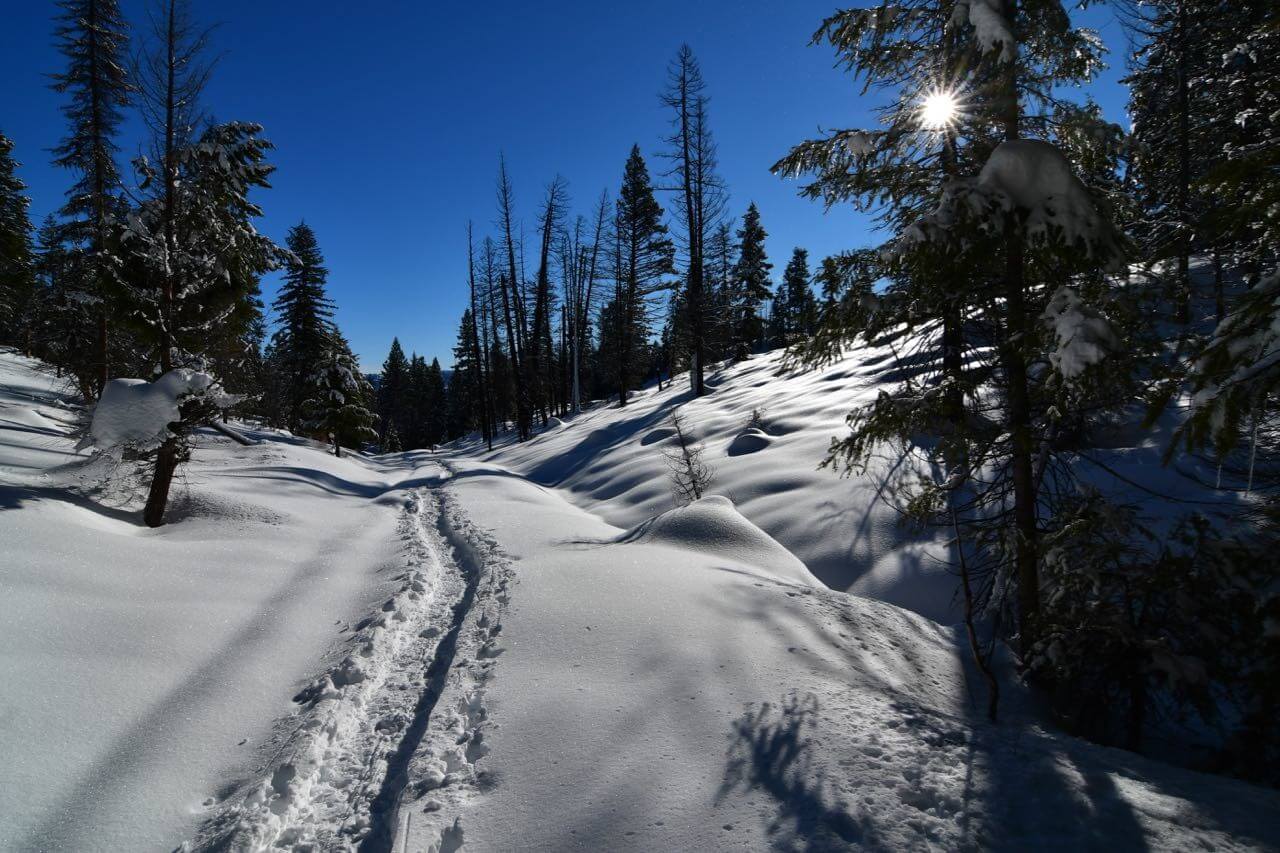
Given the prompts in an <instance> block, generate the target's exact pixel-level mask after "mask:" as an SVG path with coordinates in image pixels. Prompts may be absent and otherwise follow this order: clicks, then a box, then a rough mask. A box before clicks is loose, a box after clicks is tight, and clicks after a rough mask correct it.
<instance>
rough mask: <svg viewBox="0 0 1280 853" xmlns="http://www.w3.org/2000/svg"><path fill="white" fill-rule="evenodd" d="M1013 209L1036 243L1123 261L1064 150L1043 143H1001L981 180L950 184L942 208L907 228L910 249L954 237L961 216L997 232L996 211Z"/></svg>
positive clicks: (1107, 225)
mask: <svg viewBox="0 0 1280 853" xmlns="http://www.w3.org/2000/svg"><path fill="white" fill-rule="evenodd" d="M1014 211H1018V212H1019V213H1020V214H1021V215H1022V217H1023V229H1024V231H1025V233H1026V235H1027V237H1028V238H1029V239H1031V240H1044V239H1058V240H1061V242H1062V243H1063V244H1065V245H1066V246H1072V247H1079V248H1081V249H1082V250H1083V251H1085V252H1086V254H1088V255H1090V256H1096V257H1099V258H1101V259H1103V260H1104V261H1107V262H1108V263H1111V264H1115V263H1117V262H1118V261H1119V256H1120V252H1119V244H1118V238H1117V236H1116V233H1115V230H1114V228H1113V227H1112V226H1111V224H1110V223H1109V222H1108V221H1107V220H1106V218H1105V217H1103V216H1102V215H1101V214H1100V213H1099V212H1098V210H1097V208H1096V207H1095V206H1094V204H1093V200H1092V199H1091V198H1090V196H1089V191H1088V189H1087V188H1086V187H1085V186H1084V184H1083V183H1081V182H1080V179H1079V178H1077V177H1076V176H1075V174H1074V173H1073V172H1072V169H1071V164H1070V162H1068V160H1067V158H1066V156H1065V155H1064V154H1063V153H1062V151H1060V150H1059V149H1058V147H1057V146H1055V145H1053V144H1052V143H1049V142H1045V141H1043V140H1039V139H1012V140H1007V141H1005V142H1002V143H1000V144H999V145H998V146H996V149H995V150H994V151H993V152H991V156H990V157H989V158H988V160H987V162H986V164H985V165H983V167H982V170H981V171H980V172H979V173H978V176H977V178H961V179H957V180H954V181H951V182H950V183H949V184H948V185H947V187H946V188H945V189H944V191H943V194H942V198H941V199H940V200H939V203H938V207H937V210H935V211H934V212H933V213H932V214H929V215H927V216H924V217H922V218H921V219H920V220H919V221H918V222H916V223H915V224H913V225H912V226H910V227H909V228H907V230H906V231H905V232H904V234H903V239H904V241H905V243H906V244H907V245H910V244H912V243H919V242H926V241H930V240H937V239H941V238H946V237H949V232H950V231H951V229H952V228H953V227H954V225H955V223H956V220H957V218H958V217H959V216H960V215H961V214H962V213H967V214H968V215H970V216H974V217H976V218H977V220H978V222H979V224H980V225H981V227H983V228H986V229H988V230H993V229H996V228H999V227H1000V222H1001V221H1002V220H999V219H996V218H993V216H992V214H993V213H999V214H1007V213H1011V212H1014Z"/></svg>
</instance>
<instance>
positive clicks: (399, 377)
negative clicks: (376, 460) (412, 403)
mask: <svg viewBox="0 0 1280 853" xmlns="http://www.w3.org/2000/svg"><path fill="white" fill-rule="evenodd" d="M408 401H409V360H408V359H406V358H405V357H404V350H403V349H402V348H401V347H400V339H399V338H392V339H391V351H390V352H389V353H387V360H386V361H384V362H383V363H382V376H381V377H380V379H379V382H378V417H379V423H380V424H381V427H382V436H381V439H382V442H383V444H384V445H386V444H388V442H389V439H388V436H389V435H390V434H391V433H392V432H394V433H395V435H396V442H397V444H402V442H403V439H402V438H401V436H405V435H409V412H408ZM387 449H388V450H390V448H389V447H388V448H387ZM397 449H400V448H397Z"/></svg>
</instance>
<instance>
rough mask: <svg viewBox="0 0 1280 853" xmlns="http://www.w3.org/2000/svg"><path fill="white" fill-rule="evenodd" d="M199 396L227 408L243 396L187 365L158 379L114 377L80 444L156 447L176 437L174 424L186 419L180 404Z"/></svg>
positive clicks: (106, 448)
mask: <svg viewBox="0 0 1280 853" xmlns="http://www.w3.org/2000/svg"><path fill="white" fill-rule="evenodd" d="M193 399H200V400H201V401H202V402H206V403H209V404H210V405H212V406H213V407H214V408H215V409H225V408H227V407H228V406H232V405H234V404H235V403H236V402H238V401H239V399H240V398H239V397H238V396H236V395H234V394H227V393H226V392H225V391H223V390H222V388H221V386H219V385H218V384H217V380H215V379H214V378H213V377H212V376H210V375H209V374H208V373H201V372H199V371H196V370H189V369H186V368H179V369H176V370H170V371H169V372H168V373H166V374H165V375H164V376H161V377H160V378H159V379H157V380H156V381H155V382H147V381H146V380H145V379H113V380H112V381H110V382H108V383H107V386H106V387H105V388H104V389H102V397H101V398H100V399H99V400H98V403H97V405H96V406H94V409H93V421H92V423H91V424H90V425H89V432H88V433H87V434H86V435H85V437H84V438H83V439H82V440H81V441H80V444H79V448H85V447H96V448H98V449H99V450H103V451H106V452H108V453H119V452H120V451H122V450H124V449H125V448H130V449H134V450H141V451H146V450H154V449H155V448H157V447H159V446H160V445H161V444H163V443H164V442H165V441H167V440H168V439H169V438H171V437H173V433H172V432H171V431H170V429H169V425H170V424H171V423H175V422H178V421H181V420H182V413H181V411H180V406H181V405H182V404H183V403H185V402H187V401H189V400H193Z"/></svg>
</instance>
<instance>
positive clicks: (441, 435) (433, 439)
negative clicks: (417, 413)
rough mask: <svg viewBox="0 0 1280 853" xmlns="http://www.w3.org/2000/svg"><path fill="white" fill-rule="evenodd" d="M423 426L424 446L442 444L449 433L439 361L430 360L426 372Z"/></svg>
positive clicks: (436, 359)
mask: <svg viewBox="0 0 1280 853" xmlns="http://www.w3.org/2000/svg"><path fill="white" fill-rule="evenodd" d="M423 425H424V428H425V431H424V435H425V437H426V441H425V442H424V444H425V445H426V446H430V447H434V446H435V445H437V444H440V443H441V442H443V441H444V440H445V439H446V437H447V436H448V432H449V397H448V392H447V389H446V387H445V381H444V371H443V370H441V369H440V359H438V358H433V359H431V364H430V365H429V366H428V367H427V372H426V393H425V395H424V406H423Z"/></svg>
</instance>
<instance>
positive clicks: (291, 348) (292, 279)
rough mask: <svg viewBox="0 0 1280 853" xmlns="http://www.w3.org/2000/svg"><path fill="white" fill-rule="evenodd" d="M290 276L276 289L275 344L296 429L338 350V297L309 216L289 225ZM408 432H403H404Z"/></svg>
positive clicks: (287, 265)
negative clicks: (313, 384)
mask: <svg viewBox="0 0 1280 853" xmlns="http://www.w3.org/2000/svg"><path fill="white" fill-rule="evenodd" d="M285 245H286V246H287V247H288V249H289V254H288V255H287V256H286V257H285V261H284V268H285V273H284V281H283V282H282V283H281V285H280V290H279V292H278V293H277V294H276V299H275V302H274V303H273V304H272V307H273V308H274V309H275V312H276V316H277V322H278V323H279V329H278V330H277V331H276V333H275V335H274V336H273V337H272V348H273V350H274V355H275V359H276V363H277V365H278V367H279V370H280V371H281V374H282V376H281V380H282V382H283V386H284V398H283V400H282V403H283V409H284V417H285V421H286V423H288V424H289V428H290V429H295V430H296V429H299V428H301V425H302V421H303V415H302V403H303V401H304V400H305V399H306V397H307V394H308V391H307V386H308V382H309V380H310V377H311V376H312V374H313V373H314V372H315V367H316V365H317V364H320V363H322V361H323V360H324V359H325V358H326V356H331V355H332V346H331V344H332V339H333V330H334V326H333V310H334V308H333V302H332V301H330V299H329V297H328V295H327V294H326V293H325V284H326V282H327V281H328V278H329V271H328V270H327V269H326V268H325V266H324V255H323V254H322V253H321V251H320V243H319V241H317V240H316V234H315V231H313V230H312V229H311V226H309V225H307V223H306V222H300V223H298V224H297V225H295V226H293V227H292V228H290V229H289V234H288V236H287V237H286V238H285ZM405 437H406V436H404V435H401V438H402V439H403V438H405Z"/></svg>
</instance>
